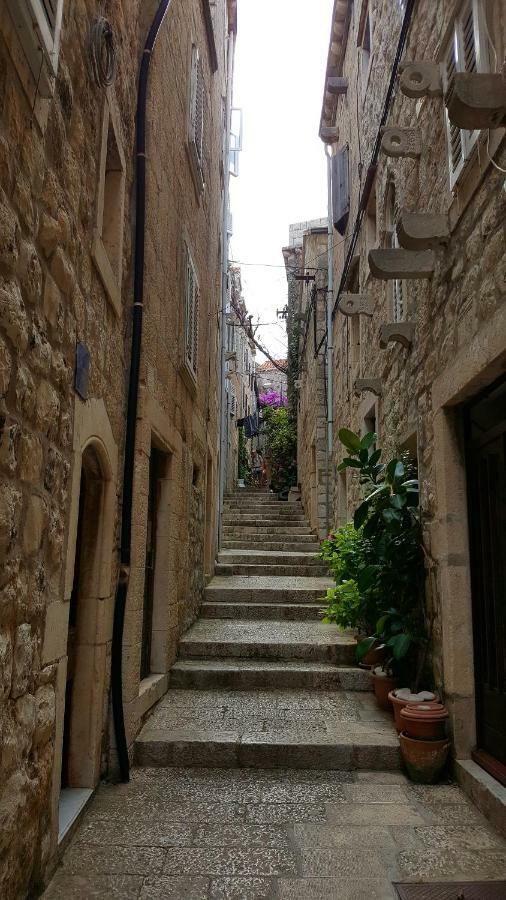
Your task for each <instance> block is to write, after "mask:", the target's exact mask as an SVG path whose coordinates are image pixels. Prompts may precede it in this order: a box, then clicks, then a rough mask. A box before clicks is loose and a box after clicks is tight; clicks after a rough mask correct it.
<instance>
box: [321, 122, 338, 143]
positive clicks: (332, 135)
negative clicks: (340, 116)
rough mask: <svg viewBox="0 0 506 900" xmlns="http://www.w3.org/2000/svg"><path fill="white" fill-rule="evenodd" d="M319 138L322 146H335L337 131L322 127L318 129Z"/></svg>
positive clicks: (336, 129)
mask: <svg viewBox="0 0 506 900" xmlns="http://www.w3.org/2000/svg"><path fill="white" fill-rule="evenodd" d="M320 137H321V139H322V141H323V143H324V144H337V143H338V141H339V129H338V128H329V127H327V126H324V127H323V128H321V129H320Z"/></svg>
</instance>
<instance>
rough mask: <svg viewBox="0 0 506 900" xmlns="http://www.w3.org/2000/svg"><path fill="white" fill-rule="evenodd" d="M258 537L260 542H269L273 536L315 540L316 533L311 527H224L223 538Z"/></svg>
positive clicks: (252, 525)
mask: <svg viewBox="0 0 506 900" xmlns="http://www.w3.org/2000/svg"><path fill="white" fill-rule="evenodd" d="M236 535H237V536H238V537H244V536H246V537H258V538H259V539H260V540H262V539H263V538H265V540H269V539H270V537H271V535H274V536H275V537H276V538H278V537H280V538H281V537H283V538H284V539H285V538H286V539H289V538H299V537H302V538H303V539H304V540H305V539H309V538H310V539H311V540H312V541H314V540H315V535H314V532H313V531H312V530H311V528H310V527H309V525H285V526H283V525H272V526H269V527H268V528H265V527H264V526H263V525H258V524H257V522H254V523H253V524H251V525H244V524H241V525H225V524H224V526H223V536H224V537H231V536H236Z"/></svg>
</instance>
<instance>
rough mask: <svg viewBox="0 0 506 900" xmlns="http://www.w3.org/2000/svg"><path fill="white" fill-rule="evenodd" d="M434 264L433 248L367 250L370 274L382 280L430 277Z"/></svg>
mask: <svg viewBox="0 0 506 900" xmlns="http://www.w3.org/2000/svg"><path fill="white" fill-rule="evenodd" d="M435 264H436V257H435V254H434V251H433V250H402V249H400V248H394V249H388V250H369V268H370V270H371V274H372V276H373V277H374V278H380V279H381V280H382V281H390V280H391V279H395V278H406V279H417V278H430V277H431V276H432V275H433V274H434V268H435Z"/></svg>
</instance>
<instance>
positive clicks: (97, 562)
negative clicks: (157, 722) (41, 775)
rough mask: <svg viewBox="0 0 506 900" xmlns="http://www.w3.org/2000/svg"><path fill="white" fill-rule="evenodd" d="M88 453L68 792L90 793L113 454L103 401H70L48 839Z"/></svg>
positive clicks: (99, 724) (50, 649)
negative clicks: (93, 506)
mask: <svg viewBox="0 0 506 900" xmlns="http://www.w3.org/2000/svg"><path fill="white" fill-rule="evenodd" d="M90 450H92V451H93V454H94V456H95V457H96V460H97V461H98V466H99V468H100V481H101V488H100V497H99V502H98V506H97V516H96V522H95V523H94V527H95V528H96V540H95V541H94V546H95V552H94V553H93V559H92V560H91V564H92V569H91V571H89V572H88V576H87V578H86V582H87V584H86V597H83V598H82V600H83V601H84V602H83V608H82V609H81V610H80V611H79V612H80V615H79V622H78V638H77V641H78V646H79V650H78V654H77V658H76V671H77V672H78V677H77V682H76V685H75V690H76V697H75V698H74V699H75V700H76V701H77V703H76V707H75V710H74V712H75V714H76V722H77V720H78V717H79V722H78V727H77V728H76V729H75V738H74V739H73V740H72V742H71V746H70V749H69V753H70V760H71V761H70V784H69V786H70V787H82V788H90V789H93V788H95V787H96V785H97V784H98V781H99V778H100V766H101V748H102V736H103V733H104V728H105V727H106V722H107V709H106V687H107V685H106V675H107V654H108V646H109V645H110V641H111V638H112V622H113V605H114V591H113V583H112V576H113V571H114V567H113V561H114V536H115V527H116V513H117V472H118V448H117V444H116V442H115V440H114V436H113V432H112V427H111V423H110V420H109V417H108V415H107V410H106V407H105V403H104V401H103V400H101V399H100V400H97V399H93V400H88V401H86V402H85V403H83V402H82V401H81V400H80V399H79V398H76V402H75V415H74V437H73V457H72V471H71V496H70V511H69V522H68V539H67V548H66V557H65V566H64V596H63V602H58V603H55V604H52V607H51V609H50V610H48V615H47V618H46V635H45V648H44V655H45V656H46V658H47V659H48V660H49V659H53V660H55V659H56V658H57V657H58V675H57V685H56V733H55V756H54V763H53V778H52V822H53V828H52V831H53V834H55V833H56V834H57V832H58V806H59V795H60V781H61V767H62V748H63V733H64V718H65V688H66V676H67V640H68V623H69V609H70V599H71V595H72V588H73V583H74V570H75V564H76V542H77V537H78V521H79V497H80V491H81V475H82V470H83V456H85V455H86V453H87V452H88V453H89V451H90Z"/></svg>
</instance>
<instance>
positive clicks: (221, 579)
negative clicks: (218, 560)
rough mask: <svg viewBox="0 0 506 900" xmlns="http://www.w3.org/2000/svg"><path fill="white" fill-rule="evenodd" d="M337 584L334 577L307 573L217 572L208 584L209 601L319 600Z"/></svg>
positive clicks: (293, 601)
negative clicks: (305, 574)
mask: <svg viewBox="0 0 506 900" xmlns="http://www.w3.org/2000/svg"><path fill="white" fill-rule="evenodd" d="M331 587H334V582H333V581H331V579H330V578H324V577H321V576H316V575H315V576H311V577H310V576H303V575H290V576H286V575H285V576H284V575H216V576H215V577H214V578H213V580H212V581H211V583H210V584H209V585H208V586H207V587H206V590H205V594H206V599H207V600H233V601H235V602H236V603H238V602H240V601H241V600H247V601H250V602H253V603H268V602H269V601H273V602H275V603H304V601H309V602H310V603H315V602H319V601H320V600H321V599H322V597H325V594H326V593H327V591H328V589H329V588H331Z"/></svg>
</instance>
